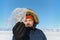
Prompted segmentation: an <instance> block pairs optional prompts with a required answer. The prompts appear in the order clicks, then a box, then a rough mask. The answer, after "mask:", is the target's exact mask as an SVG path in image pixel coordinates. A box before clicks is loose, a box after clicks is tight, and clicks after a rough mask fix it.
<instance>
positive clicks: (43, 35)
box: [41, 31, 47, 40]
mask: <svg viewBox="0 0 60 40" xmlns="http://www.w3.org/2000/svg"><path fill="white" fill-rule="evenodd" d="M41 33H42V39H43V40H47V38H46V36H45V34H44V32H43V31H42V32H41Z"/></svg>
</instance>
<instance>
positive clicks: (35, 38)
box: [12, 29, 47, 40]
mask: <svg viewBox="0 0 60 40" xmlns="http://www.w3.org/2000/svg"><path fill="white" fill-rule="evenodd" d="M29 36H30V40H47V38H46V36H45V34H44V33H43V31H42V30H39V29H36V30H35V31H34V30H31V31H30V35H29ZM12 40H15V37H14V36H13V38H12Z"/></svg>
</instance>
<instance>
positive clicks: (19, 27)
mask: <svg viewBox="0 0 60 40" xmlns="http://www.w3.org/2000/svg"><path fill="white" fill-rule="evenodd" d="M12 31H13V35H14V37H15V39H16V40H29V34H30V30H29V28H26V27H25V25H24V23H23V22H18V23H16V25H15V26H14V27H13V29H12Z"/></svg>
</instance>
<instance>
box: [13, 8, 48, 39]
mask: <svg viewBox="0 0 60 40" xmlns="http://www.w3.org/2000/svg"><path fill="white" fill-rule="evenodd" d="M37 24H39V19H38V17H37V15H36V14H35V13H34V11H32V10H30V9H28V10H27V11H26V16H25V20H24V21H22V22H17V23H16V24H15V26H14V27H13V40H47V39H46V36H45V34H44V33H43V32H42V31H41V30H39V29H37V28H36V26H37Z"/></svg>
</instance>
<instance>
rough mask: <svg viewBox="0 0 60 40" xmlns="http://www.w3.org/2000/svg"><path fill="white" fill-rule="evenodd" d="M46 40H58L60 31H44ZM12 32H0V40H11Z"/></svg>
mask: <svg viewBox="0 0 60 40" xmlns="http://www.w3.org/2000/svg"><path fill="white" fill-rule="evenodd" d="M44 33H45V35H46V37H47V40H60V31H58V32H57V31H44ZM12 36H13V34H12V31H0V40H12Z"/></svg>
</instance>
